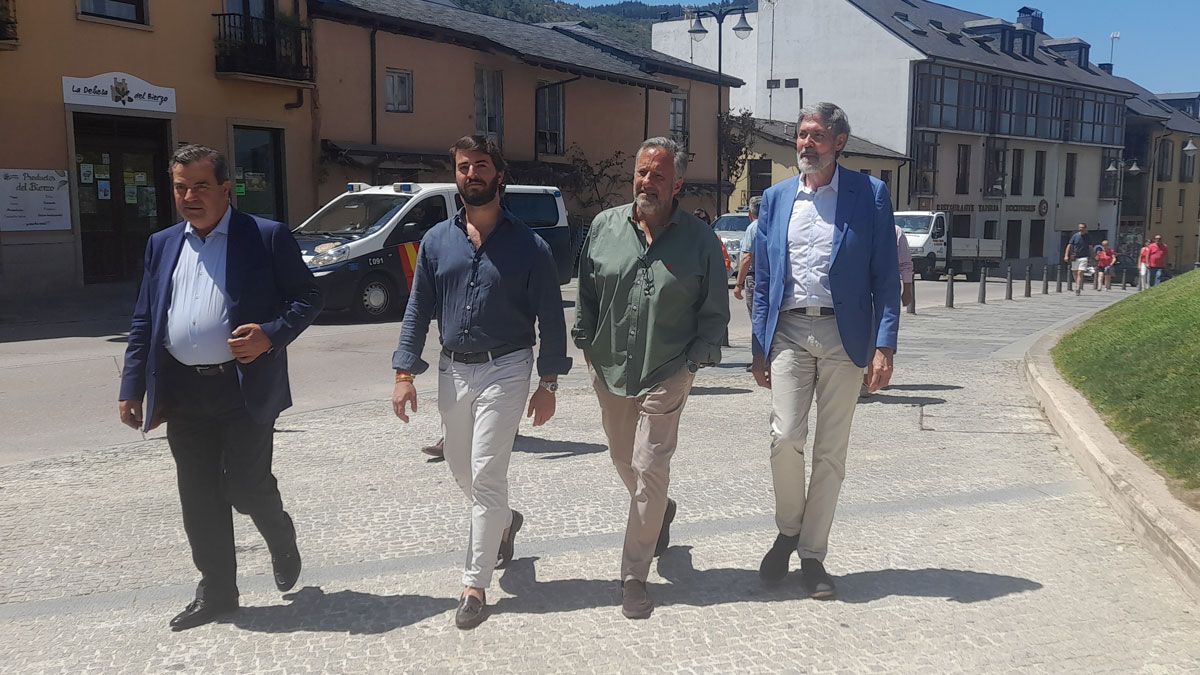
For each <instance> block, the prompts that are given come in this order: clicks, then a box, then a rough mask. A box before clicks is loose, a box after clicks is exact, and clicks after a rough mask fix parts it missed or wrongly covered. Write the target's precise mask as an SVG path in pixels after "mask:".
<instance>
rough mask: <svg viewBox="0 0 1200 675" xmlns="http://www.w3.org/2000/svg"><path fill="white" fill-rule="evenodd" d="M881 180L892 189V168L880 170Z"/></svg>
mask: <svg viewBox="0 0 1200 675" xmlns="http://www.w3.org/2000/svg"><path fill="white" fill-rule="evenodd" d="M879 180H881V181H883V184H884V185H886V186H887V189H888V190H891V189H892V170H891V169H880V170H879Z"/></svg>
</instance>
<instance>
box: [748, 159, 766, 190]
mask: <svg viewBox="0 0 1200 675" xmlns="http://www.w3.org/2000/svg"><path fill="white" fill-rule="evenodd" d="M746 168H747V174H746V180H747V184H746V187H747V188H748V189H749V190H750V195H749V196H751V197H761V196H762V193H764V192H766V191H767V188H769V187H771V160H769V159H752V160H750V161H749V162H748V163H747V167H746Z"/></svg>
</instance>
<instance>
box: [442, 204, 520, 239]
mask: <svg viewBox="0 0 1200 675" xmlns="http://www.w3.org/2000/svg"><path fill="white" fill-rule="evenodd" d="M513 220H516V217H514V216H513V214H511V213H509V212H508V209H506V208H504V207H503V206H502V207H500V220H499V222H497V223H496V230H499V229H500V226H501V225H503V224H505V223H507V222H510V221H513ZM454 224H455V225H456V226H458V229H460V230H462V231H463V232H466V231H467V207H465V206H463V207H460V208H459V209H458V213H455V214H454ZM496 230H493V231H492V232H493V233H494V232H495V231H496Z"/></svg>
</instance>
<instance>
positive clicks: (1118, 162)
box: [1104, 141, 1196, 248]
mask: <svg viewBox="0 0 1200 675" xmlns="http://www.w3.org/2000/svg"><path fill="white" fill-rule="evenodd" d="M1188 144H1189V145H1192V143H1191V141H1188ZM1183 151H1184V152H1188V150H1187V148H1184V150H1183ZM1195 152H1196V146H1195V145H1192V151H1191V154H1194V153H1195ZM1126 164H1128V166H1126ZM1104 172H1105V173H1107V174H1108V175H1110V176H1113V177H1115V178H1116V179H1117V222H1116V226H1117V233H1116V238H1117V248H1120V242H1121V200H1122V199H1123V198H1124V196H1125V175H1124V174H1129V175H1130V176H1134V177H1137V176H1138V175H1139V174H1141V173H1142V167H1140V166H1138V163H1137V160H1136V159H1132V160H1130V161H1129V162H1128V163H1127V162H1126V161H1125V158H1124V157H1121V158H1118V159H1115V160H1113V161H1111V162H1109V163H1108V168H1107V169H1105V170H1104ZM1146 198H1147V199H1149V195H1147V197H1146ZM1140 243H1141V242H1139V244H1140ZM1139 248H1140V246H1139Z"/></svg>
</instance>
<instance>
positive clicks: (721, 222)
mask: <svg viewBox="0 0 1200 675" xmlns="http://www.w3.org/2000/svg"><path fill="white" fill-rule="evenodd" d="M712 227H713V231H714V232H716V233H717V237H718V238H720V240H721V243H722V244H725V250H726V251H728V252H729V262H730V265H731V271H730V273H729V276H730V277H736V276H737V270H738V261H739V260H741V258H742V237H743V236H745V234H746V228H747V227H750V214H748V213H746V212H744V211H742V212H739V213H726V214H725V215H723V216H721V217H720V218H717V219H716V220H714V221H713V224H712Z"/></svg>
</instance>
